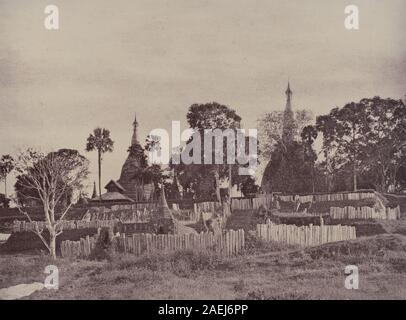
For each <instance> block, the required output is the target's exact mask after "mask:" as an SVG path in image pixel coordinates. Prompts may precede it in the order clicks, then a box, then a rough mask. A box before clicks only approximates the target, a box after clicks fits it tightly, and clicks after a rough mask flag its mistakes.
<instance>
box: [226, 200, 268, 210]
mask: <svg viewBox="0 0 406 320" xmlns="http://www.w3.org/2000/svg"><path fill="white" fill-rule="evenodd" d="M271 204H272V197H260V198H246V199H232V200H231V209H232V210H252V209H254V210H256V209H259V207H261V206H264V207H266V208H268V209H270V208H271Z"/></svg>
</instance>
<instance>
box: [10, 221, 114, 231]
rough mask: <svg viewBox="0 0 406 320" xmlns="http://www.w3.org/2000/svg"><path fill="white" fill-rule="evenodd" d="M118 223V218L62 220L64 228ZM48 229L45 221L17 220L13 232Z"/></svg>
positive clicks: (100, 226)
mask: <svg viewBox="0 0 406 320" xmlns="http://www.w3.org/2000/svg"><path fill="white" fill-rule="evenodd" d="M117 223H118V220H94V221H84V220H66V221H62V222H61V228H62V230H72V229H87V228H102V227H114V226H115V225H116V224H117ZM44 229H46V223H45V222H44V221H33V222H26V221H17V220H15V221H14V223H13V232H26V231H35V230H44Z"/></svg>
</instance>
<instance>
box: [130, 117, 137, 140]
mask: <svg viewBox="0 0 406 320" xmlns="http://www.w3.org/2000/svg"><path fill="white" fill-rule="evenodd" d="M137 131H138V122H137V115H135V116H134V122H133V136H132V138H131V145H132V146H133V145H135V144H138V132H137Z"/></svg>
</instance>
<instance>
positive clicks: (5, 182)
mask: <svg viewBox="0 0 406 320" xmlns="http://www.w3.org/2000/svg"><path fill="white" fill-rule="evenodd" d="M4 196H5V197H6V198H7V175H5V176H4Z"/></svg>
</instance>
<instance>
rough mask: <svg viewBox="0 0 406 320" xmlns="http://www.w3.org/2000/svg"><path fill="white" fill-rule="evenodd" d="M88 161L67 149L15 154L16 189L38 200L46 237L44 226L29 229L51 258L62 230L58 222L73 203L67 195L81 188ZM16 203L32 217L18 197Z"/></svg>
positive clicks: (23, 211)
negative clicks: (17, 187) (16, 156)
mask: <svg viewBox="0 0 406 320" xmlns="http://www.w3.org/2000/svg"><path fill="white" fill-rule="evenodd" d="M88 165H89V162H88V160H87V159H86V158H85V157H83V156H82V155H80V154H79V152H78V151H76V150H71V149H61V150H59V151H57V152H51V153H48V154H43V153H40V152H37V151H35V150H32V149H28V150H27V151H26V152H23V153H21V154H20V155H19V157H18V161H17V166H16V170H17V172H19V174H20V175H19V178H18V183H19V184H20V186H21V187H22V188H21V189H20V190H19V192H22V193H23V196H24V197H26V198H30V199H33V200H35V201H37V202H38V203H40V204H42V207H43V212H44V220H45V228H46V230H47V231H48V234H49V238H48V239H47V238H46V237H45V236H44V235H43V231H44V230H40V229H36V230H34V231H33V232H34V233H35V234H37V235H38V237H39V238H40V239H41V240H42V242H43V243H44V245H45V246H46V248H47V249H48V250H49V253H50V256H51V257H52V258H53V259H55V258H56V238H57V236H58V235H60V234H61V233H62V231H63V230H62V222H63V221H64V218H65V216H66V214H67V213H68V212H69V209H70V208H71V206H72V204H73V201H72V199H71V195H72V193H73V192H76V191H79V190H81V189H82V188H83V181H84V180H85V179H86V178H87V175H88ZM25 192H27V193H25ZM66 200H68V201H66ZM17 206H18V209H19V210H20V212H21V213H23V214H24V215H25V216H26V217H27V218H28V219H29V221H32V219H31V217H30V214H29V212H28V211H27V210H26V209H25V207H24V206H23V205H22V204H21V203H20V202H19V201H18V199H17Z"/></svg>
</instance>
